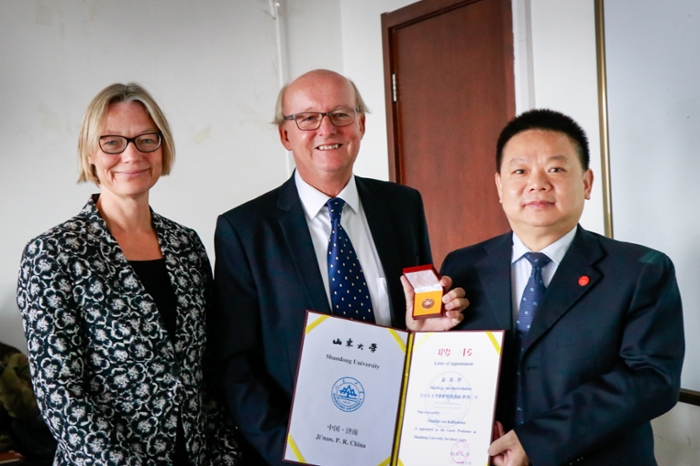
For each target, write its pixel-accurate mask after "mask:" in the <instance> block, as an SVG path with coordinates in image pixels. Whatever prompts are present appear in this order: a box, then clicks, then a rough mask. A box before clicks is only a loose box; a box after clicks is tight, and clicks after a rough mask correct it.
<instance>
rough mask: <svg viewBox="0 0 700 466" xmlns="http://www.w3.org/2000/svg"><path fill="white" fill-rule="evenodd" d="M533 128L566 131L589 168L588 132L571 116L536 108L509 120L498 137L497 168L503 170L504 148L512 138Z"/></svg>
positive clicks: (583, 164) (582, 160)
mask: <svg viewBox="0 0 700 466" xmlns="http://www.w3.org/2000/svg"><path fill="white" fill-rule="evenodd" d="M531 129H539V130H542V131H556V132H558V133H564V134H566V135H567V136H569V138H570V139H571V140H572V141H573V142H574V147H575V148H576V152H577V153H578V157H579V160H580V161H581V166H582V167H583V170H584V171H586V170H588V167H589V165H590V162H591V156H590V153H589V151H588V137H587V136H586V132H585V131H584V130H583V128H581V126H579V124H578V123H576V122H575V121H574V120H573V119H572V118H571V117H569V116H566V115H564V114H563V113H560V112H556V111H554V110H549V109H546V108H543V109H534V110H528V111H527V112H524V113H521V114H520V115H518V116H517V117H515V118H513V119H512V120H510V121H509V122H508V124H507V125H506V127H505V128H503V131H501V135H500V136H499V137H498V143H497V144H496V170H497V171H498V173H500V172H501V163H502V161H503V148H504V147H505V145H506V144H507V143H508V141H510V139H511V138H512V137H513V136H515V135H516V134H518V133H522V132H523V131H528V130H531Z"/></svg>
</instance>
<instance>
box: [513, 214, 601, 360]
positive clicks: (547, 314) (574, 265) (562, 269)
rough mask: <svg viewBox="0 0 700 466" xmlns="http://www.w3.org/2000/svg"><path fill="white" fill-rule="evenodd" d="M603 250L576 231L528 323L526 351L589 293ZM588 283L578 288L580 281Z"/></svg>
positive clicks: (594, 241)
mask: <svg viewBox="0 0 700 466" xmlns="http://www.w3.org/2000/svg"><path fill="white" fill-rule="evenodd" d="M603 254H604V253H603V250H602V249H601V247H600V244H598V241H597V240H596V238H595V237H594V236H593V235H591V234H590V233H588V232H587V231H586V230H584V229H583V228H581V227H580V226H579V227H578V230H577V231H576V236H575V237H574V240H573V242H572V243H571V246H570V247H569V250H568V251H567V252H566V254H565V255H564V259H562V261H561V264H559V267H558V268H557V271H556V273H555V274H554V277H553V278H552V281H551V282H550V284H549V287H547V292H546V293H545V296H544V299H543V300H542V303H541V307H540V309H539V310H538V312H537V315H535V318H534V319H533V321H532V327H531V328H530V331H529V332H528V334H527V337H526V338H525V341H524V342H523V349H524V350H525V351H527V348H529V347H530V346H531V345H532V344H533V343H534V342H536V341H537V340H538V339H539V338H540V337H542V335H544V334H545V332H547V330H549V329H550V328H551V327H552V326H553V325H554V324H555V323H556V322H557V321H558V320H559V319H560V318H561V317H562V316H563V315H564V314H566V313H567V312H568V311H569V309H571V307H572V306H573V305H574V304H576V302H578V301H579V300H580V299H581V297H582V296H583V295H585V294H586V293H588V292H589V291H590V290H592V289H593V288H594V287H595V286H596V284H597V283H598V282H599V281H600V279H601V277H602V275H601V273H600V272H599V271H598V270H597V269H596V268H595V267H594V264H595V263H596V262H598V261H599V260H600V259H601V258H602V257H603ZM584 276H585V277H588V283H584V284H583V285H581V284H580V283H579V280H580V279H581V277H584Z"/></svg>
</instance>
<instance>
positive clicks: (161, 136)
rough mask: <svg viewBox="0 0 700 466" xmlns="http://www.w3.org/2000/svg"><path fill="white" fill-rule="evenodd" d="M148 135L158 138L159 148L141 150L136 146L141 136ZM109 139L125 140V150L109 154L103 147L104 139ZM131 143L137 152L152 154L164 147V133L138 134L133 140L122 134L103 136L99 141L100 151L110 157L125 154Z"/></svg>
mask: <svg viewBox="0 0 700 466" xmlns="http://www.w3.org/2000/svg"><path fill="white" fill-rule="evenodd" d="M147 134H155V135H157V136H158V146H157V147H156V148H155V149H153V150H141V149H140V148H139V146H138V145H136V139H138V138H140V137H141V136H145V135H147ZM108 137H112V138H122V139H125V140H126V144H125V145H124V148H123V149H122V150H120V151H119V152H107V151H106V150H104V148H103V147H102V138H108ZM129 143H132V144H133V145H134V147H135V148H136V150H138V151H139V152H142V153H144V154H150V153H151V152H155V151H157V150H158V149H160V147H161V146H162V145H163V133H161V132H160V131H150V132H148V133H142V134H137V135H136V136H134V137H133V138H128V137H126V136H122V135H121V134H103V135H102V136H100V138H99V139H98V140H97V144H98V145H99V146H100V150H101V151H102V152H104V153H105V154H109V155H118V154H122V153H124V151H125V150H126V148H127V147H129Z"/></svg>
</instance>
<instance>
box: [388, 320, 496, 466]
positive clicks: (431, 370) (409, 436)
mask: <svg viewBox="0 0 700 466" xmlns="http://www.w3.org/2000/svg"><path fill="white" fill-rule="evenodd" d="M413 338H414V340H413V351H412V355H411V356H410V359H411V361H410V364H411V366H410V372H409V378H408V388H407V391H406V403H405V409H404V416H403V424H402V429H401V440H400V442H401V443H400V446H399V460H400V463H403V465H404V466H411V465H421V466H424V465H427V464H429V465H431V466H438V465H450V466H454V465H466V466H470V465H478V466H484V465H488V464H489V456H488V453H487V450H488V447H489V445H490V443H491V433H492V428H493V422H494V415H495V403H496V391H497V386H498V375H499V371H500V361H501V348H502V346H503V332H502V331H493V332H472V331H465V332H460V331H456V332H444V333H416V334H415V335H414V336H413Z"/></svg>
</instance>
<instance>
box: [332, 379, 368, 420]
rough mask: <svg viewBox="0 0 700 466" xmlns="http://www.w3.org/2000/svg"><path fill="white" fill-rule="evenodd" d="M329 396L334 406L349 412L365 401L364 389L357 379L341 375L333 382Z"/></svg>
mask: <svg viewBox="0 0 700 466" xmlns="http://www.w3.org/2000/svg"><path fill="white" fill-rule="evenodd" d="M331 398H332V399H333V404H334V405H335V407H336V408H338V409H339V410H341V411H345V412H346V413H349V412H352V411H356V410H358V409H359V408H360V406H362V403H363V402H364V401H365V389H364V387H363V386H362V384H361V383H360V381H359V380H357V379H355V378H352V377H343V378H341V379H338V381H337V382H336V383H334V384H333V388H332V389H331Z"/></svg>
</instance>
